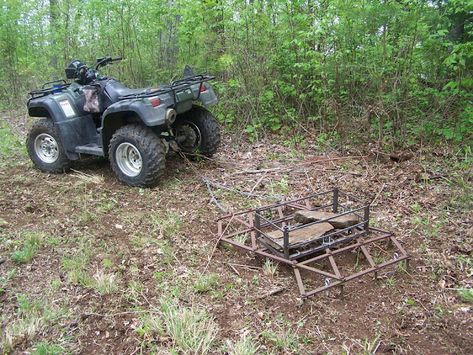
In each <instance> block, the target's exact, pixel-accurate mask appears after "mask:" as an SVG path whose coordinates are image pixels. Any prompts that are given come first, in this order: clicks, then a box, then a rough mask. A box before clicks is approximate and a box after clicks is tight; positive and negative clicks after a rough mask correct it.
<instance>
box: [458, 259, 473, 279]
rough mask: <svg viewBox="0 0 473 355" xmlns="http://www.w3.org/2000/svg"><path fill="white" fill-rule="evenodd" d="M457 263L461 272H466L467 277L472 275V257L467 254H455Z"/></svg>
mask: <svg viewBox="0 0 473 355" xmlns="http://www.w3.org/2000/svg"><path fill="white" fill-rule="evenodd" d="M456 259H457V263H458V266H459V267H460V270H461V271H462V272H466V274H467V276H468V277H471V276H473V258H472V257H469V256H464V255H459V256H457V258H456Z"/></svg>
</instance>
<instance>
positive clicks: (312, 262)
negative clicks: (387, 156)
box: [217, 188, 409, 299]
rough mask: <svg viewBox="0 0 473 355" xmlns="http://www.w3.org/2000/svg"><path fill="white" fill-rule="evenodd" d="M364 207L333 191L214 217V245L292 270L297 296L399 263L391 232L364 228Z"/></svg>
mask: <svg viewBox="0 0 473 355" xmlns="http://www.w3.org/2000/svg"><path fill="white" fill-rule="evenodd" d="M369 218H370V206H369V204H363V203H362V202H361V201H360V200H359V199H357V198H355V197H353V196H351V195H350V194H347V193H345V192H343V191H340V190H339V189H336V188H335V189H333V190H330V191H325V192H320V193H316V194H312V195H310V196H307V197H303V198H298V199H294V200H291V201H284V202H280V203H276V204H272V205H268V206H264V207H260V208H257V209H251V210H246V211H242V212H238V213H232V214H229V215H227V216H224V217H221V218H219V219H218V221H217V224H218V235H219V240H220V243H227V244H230V245H233V246H234V247H236V248H239V249H241V250H243V251H246V252H248V253H252V254H255V255H259V256H262V257H266V258H269V259H272V260H275V261H277V262H280V263H282V264H286V265H288V266H290V267H292V268H293V270H294V275H295V278H296V281H297V286H298V288H299V292H300V295H301V297H302V298H303V299H304V298H307V297H310V296H312V295H315V294H317V293H320V292H322V291H325V290H328V289H330V288H332V287H339V288H340V291H341V295H342V296H343V287H344V284H345V283H346V282H348V281H351V280H354V279H358V278H360V277H362V276H364V275H366V274H370V273H373V274H374V277H375V278H376V279H377V278H378V277H379V273H380V271H381V270H382V269H384V268H386V267H388V266H390V265H394V264H397V263H400V262H401V261H404V260H405V266H406V267H408V262H409V260H408V258H409V255H408V254H407V253H406V251H405V250H404V248H403V247H402V246H401V244H400V243H399V242H398V241H397V240H396V238H395V237H394V236H393V234H392V233H390V232H387V231H384V230H381V229H378V228H373V227H370V226H369Z"/></svg>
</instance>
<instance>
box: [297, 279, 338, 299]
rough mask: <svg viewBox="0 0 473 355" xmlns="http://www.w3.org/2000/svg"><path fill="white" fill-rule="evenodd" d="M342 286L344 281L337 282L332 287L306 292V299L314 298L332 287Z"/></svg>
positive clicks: (322, 287)
mask: <svg viewBox="0 0 473 355" xmlns="http://www.w3.org/2000/svg"><path fill="white" fill-rule="evenodd" d="M340 285H343V282H342V281H335V282H334V283H331V284H330V285H326V286H321V287H319V288H316V289H315V290H312V291H308V292H306V294H305V297H306V298H307V297H310V296H313V295H315V294H317V293H320V292H323V291H325V290H328V289H330V288H332V287H335V286H340Z"/></svg>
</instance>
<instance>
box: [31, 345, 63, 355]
mask: <svg viewBox="0 0 473 355" xmlns="http://www.w3.org/2000/svg"><path fill="white" fill-rule="evenodd" d="M33 349H34V351H33V353H32V354H33V355H59V354H64V352H65V350H64V348H63V347H62V346H61V345H58V344H49V343H48V342H40V343H37V344H35V345H33Z"/></svg>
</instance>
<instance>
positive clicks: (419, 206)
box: [411, 202, 422, 213]
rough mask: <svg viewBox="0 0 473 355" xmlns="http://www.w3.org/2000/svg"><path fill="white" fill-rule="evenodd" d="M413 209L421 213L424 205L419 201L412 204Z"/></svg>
mask: <svg viewBox="0 0 473 355" xmlns="http://www.w3.org/2000/svg"><path fill="white" fill-rule="evenodd" d="M411 210H412V211H413V212H414V213H420V211H422V206H421V205H420V204H419V203H418V202H415V203H413V204H412V205H411Z"/></svg>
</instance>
